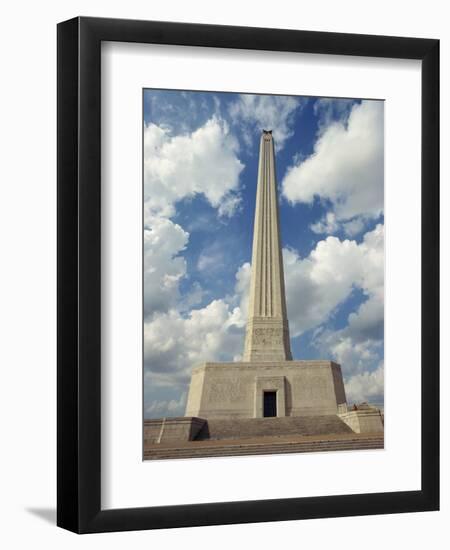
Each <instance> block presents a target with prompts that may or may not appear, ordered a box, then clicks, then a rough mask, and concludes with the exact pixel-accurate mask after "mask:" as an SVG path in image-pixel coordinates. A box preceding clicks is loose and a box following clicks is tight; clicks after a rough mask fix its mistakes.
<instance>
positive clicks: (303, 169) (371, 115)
mask: <svg viewBox="0 0 450 550" xmlns="http://www.w3.org/2000/svg"><path fill="white" fill-rule="evenodd" d="M383 113H384V105H383V102H381V101H363V102H362V103H361V104H355V105H354V106H353V107H352V110H351V112H350V114H349V116H348V119H338V120H334V121H331V122H329V124H328V125H327V126H326V127H324V128H323V129H321V130H320V132H319V135H318V139H317V141H316V143H315V145H314V151H313V153H312V154H311V155H310V156H309V157H307V158H306V159H303V160H300V162H298V163H294V165H293V166H291V167H290V168H289V169H288V171H287V172H286V175H285V177H284V179H283V182H282V189H283V195H284V196H285V197H286V198H287V199H288V201H289V202H290V203H291V204H295V203H308V204H311V203H313V201H314V200H315V198H319V199H320V200H322V201H324V202H325V203H328V202H329V203H331V208H332V213H333V215H334V222H335V223H334V224H332V225H331V226H330V228H331V229H332V230H333V231H334V230H335V224H336V223H337V222H348V223H349V224H350V225H347V231H348V233H349V234H352V232H353V234H354V233H356V232H359V231H360V230H361V229H360V224H361V222H362V221H363V220H364V218H377V217H378V216H379V215H380V214H381V213H382V211H383V200H384V185H383V182H384V120H383ZM325 221H326V220H325ZM320 223H322V226H320V225H316V230H317V232H322V230H323V231H326V230H327V226H326V225H324V224H323V220H322V221H321V222H319V224H320ZM357 224H358V225H357ZM319 230H320V231H319Z"/></svg>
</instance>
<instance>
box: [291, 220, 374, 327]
mask: <svg viewBox="0 0 450 550" xmlns="http://www.w3.org/2000/svg"><path fill="white" fill-rule="evenodd" d="M283 259H284V271H285V280H286V294H287V307H288V314H289V324H290V327H291V334H292V336H297V335H299V334H301V333H302V332H305V331H306V330H309V329H311V328H314V327H317V326H318V325H320V324H322V323H324V322H325V321H326V320H327V319H328V318H329V316H330V315H331V314H332V313H333V311H334V310H335V309H336V307H337V306H338V305H339V304H341V303H343V302H344V301H345V300H346V299H347V298H348V297H349V296H350V294H351V293H352V291H353V289H354V288H359V289H361V290H362V291H363V292H364V293H365V294H366V295H367V296H368V298H369V299H371V300H374V301H376V300H381V303H382V300H383V281H384V228H383V225H381V224H379V225H377V226H376V228H375V229H374V230H373V231H371V232H368V233H366V235H365V236H364V239H363V241H362V242H361V243H360V244H358V243H357V242H356V241H352V240H348V239H346V240H340V239H338V238H337V237H332V236H329V237H327V238H326V239H325V240H322V241H320V242H319V243H317V245H316V247H315V248H314V249H313V250H312V251H311V253H310V254H309V256H308V257H306V258H300V256H299V255H298V253H297V252H296V251H294V250H291V249H284V250H283ZM368 308H369V306H366V307H365V308H363V309H362V310H360V311H359V312H358V314H359V315H360V316H361V317H363V318H364V322H365V323H366V325H369V321H370V320H371V317H370V312H369V311H366V310H367V309H368ZM378 312H379V313H381V314H382V307H381V309H380V308H378ZM352 320H353V321H352V322H353V325H355V326H358V321H357V319H356V318H354V319H353V318H352ZM361 330H362V329H361Z"/></svg>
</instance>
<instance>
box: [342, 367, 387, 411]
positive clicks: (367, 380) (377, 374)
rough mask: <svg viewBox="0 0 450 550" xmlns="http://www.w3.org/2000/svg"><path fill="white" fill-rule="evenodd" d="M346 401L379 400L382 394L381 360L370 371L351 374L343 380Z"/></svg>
mask: <svg viewBox="0 0 450 550" xmlns="http://www.w3.org/2000/svg"><path fill="white" fill-rule="evenodd" d="M345 392H346V397H347V403H352V402H355V403H361V402H362V401H367V402H369V403H370V402H375V403H377V402H379V400H382V399H383V394H384V364H383V362H381V363H380V365H379V366H378V367H377V368H376V369H375V370H374V371H372V372H367V371H366V372H363V373H360V374H355V375H354V376H351V377H350V378H349V379H348V380H346V382H345Z"/></svg>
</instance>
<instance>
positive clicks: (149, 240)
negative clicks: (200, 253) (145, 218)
mask: <svg viewBox="0 0 450 550" xmlns="http://www.w3.org/2000/svg"><path fill="white" fill-rule="evenodd" d="M188 240H189V233H187V232H186V231H184V230H183V229H182V228H181V227H180V226H179V225H178V224H176V223H173V222H172V221H171V220H168V219H167V218H158V217H153V218H152V219H151V225H150V227H146V228H145V229H144V316H145V318H148V317H149V316H151V315H154V314H155V312H159V311H168V310H169V309H170V308H171V307H173V306H174V305H175V304H176V302H177V300H178V298H179V292H178V286H179V283H180V280H181V279H182V278H183V277H184V276H185V274H186V260H185V259H184V258H183V257H182V256H180V255H179V254H180V252H182V251H183V250H184V249H185V247H186V245H187V243H188Z"/></svg>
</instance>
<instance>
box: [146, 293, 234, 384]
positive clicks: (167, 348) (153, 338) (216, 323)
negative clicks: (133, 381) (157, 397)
mask: <svg viewBox="0 0 450 550" xmlns="http://www.w3.org/2000/svg"><path fill="white" fill-rule="evenodd" d="M244 324H245V320H244V319H243V317H242V315H241V312H240V310H239V308H238V307H235V308H231V307H230V305H229V304H228V303H227V302H226V301H225V300H213V301H212V302H211V303H209V304H208V305H207V306H206V307H204V308H201V309H194V310H192V311H190V313H189V314H188V315H187V316H183V315H181V314H180V312H179V311H177V310H175V309H172V310H170V311H169V312H168V313H164V314H161V315H158V316H155V317H154V318H153V319H152V320H151V321H149V322H147V323H145V324H144V357H145V367H146V376H147V377H148V379H149V380H150V379H151V382H152V384H154V385H159V386H172V385H174V384H175V385H177V384H178V385H179V386H180V387H184V386H185V385H186V384H187V382H188V381H189V379H190V375H191V371H192V368H193V367H194V366H195V365H197V364H201V363H203V362H205V361H225V360H227V361H231V360H233V359H234V358H235V357H236V356H237V354H239V353H241V352H242V349H241V348H242V345H243V328H244Z"/></svg>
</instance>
